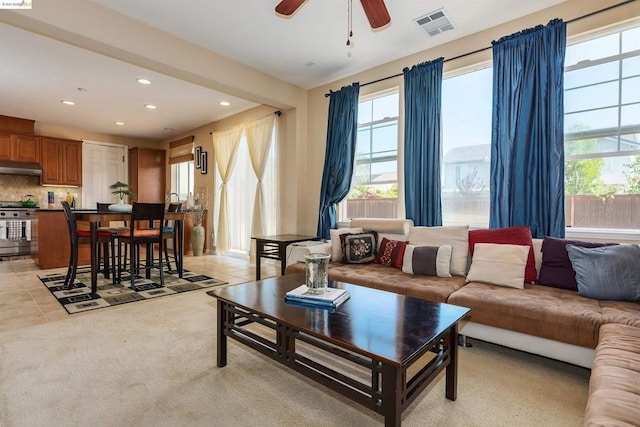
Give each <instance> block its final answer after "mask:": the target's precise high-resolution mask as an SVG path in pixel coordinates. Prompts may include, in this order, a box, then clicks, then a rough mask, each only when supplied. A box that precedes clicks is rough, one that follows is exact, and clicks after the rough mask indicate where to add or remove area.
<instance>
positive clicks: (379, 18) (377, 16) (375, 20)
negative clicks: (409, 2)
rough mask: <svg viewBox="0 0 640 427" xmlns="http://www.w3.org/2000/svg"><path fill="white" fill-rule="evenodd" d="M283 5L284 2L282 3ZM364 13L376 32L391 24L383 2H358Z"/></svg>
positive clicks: (381, 0) (362, 0) (379, 0)
mask: <svg viewBox="0 0 640 427" xmlns="http://www.w3.org/2000/svg"><path fill="white" fill-rule="evenodd" d="M283 3H284V2H283ZM360 3H362V8H363V9H364V13H365V14H366V15H367V19H368V20H369V24H371V28H373V29H374V30H377V29H379V28H382V27H384V26H385V25H388V24H389V23H390V22H391V16H389V11H388V10H387V6H385V4H384V0H360Z"/></svg>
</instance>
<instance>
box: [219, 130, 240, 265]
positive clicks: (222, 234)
mask: <svg viewBox="0 0 640 427" xmlns="http://www.w3.org/2000/svg"><path fill="white" fill-rule="evenodd" d="M241 136H242V126H238V127H235V128H232V129H229V130H226V131H224V132H214V133H213V151H214V154H215V159H216V165H217V166H218V172H219V173H220V178H221V180H222V184H220V213H219V214H218V232H217V242H216V250H218V251H220V252H225V251H227V250H229V247H230V239H229V212H228V207H227V183H228V182H229V180H230V179H231V175H232V174H233V167H234V165H235V160H236V153H237V151H238V144H239V143H240V137H241Z"/></svg>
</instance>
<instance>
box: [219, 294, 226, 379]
mask: <svg viewBox="0 0 640 427" xmlns="http://www.w3.org/2000/svg"><path fill="white" fill-rule="evenodd" d="M226 320H227V310H226V304H225V303H224V302H223V301H222V300H218V328H217V330H218V336H217V347H218V367H219V368H223V367H225V366H227V336H226V335H225V334H224V323H225V321H226Z"/></svg>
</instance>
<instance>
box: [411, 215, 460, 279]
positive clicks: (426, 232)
mask: <svg viewBox="0 0 640 427" xmlns="http://www.w3.org/2000/svg"><path fill="white" fill-rule="evenodd" d="M409 244H410V245H414V246H442V245H451V247H452V248H453V249H452V251H451V274H453V275H454V276H464V275H465V274H466V273H467V258H468V257H469V226H467V225H463V226H451V227H413V228H412V229H411V231H409Z"/></svg>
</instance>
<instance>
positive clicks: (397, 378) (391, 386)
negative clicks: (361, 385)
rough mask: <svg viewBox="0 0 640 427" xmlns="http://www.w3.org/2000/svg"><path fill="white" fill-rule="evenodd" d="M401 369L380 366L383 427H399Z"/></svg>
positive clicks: (391, 366) (384, 365) (384, 364)
mask: <svg viewBox="0 0 640 427" xmlns="http://www.w3.org/2000/svg"><path fill="white" fill-rule="evenodd" d="M402 386H403V384H402V368H400V367H397V366H393V365H389V364H386V363H383V364H382V415H383V416H384V425H385V427H400V423H401V416H402V390H403V387H402Z"/></svg>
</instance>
